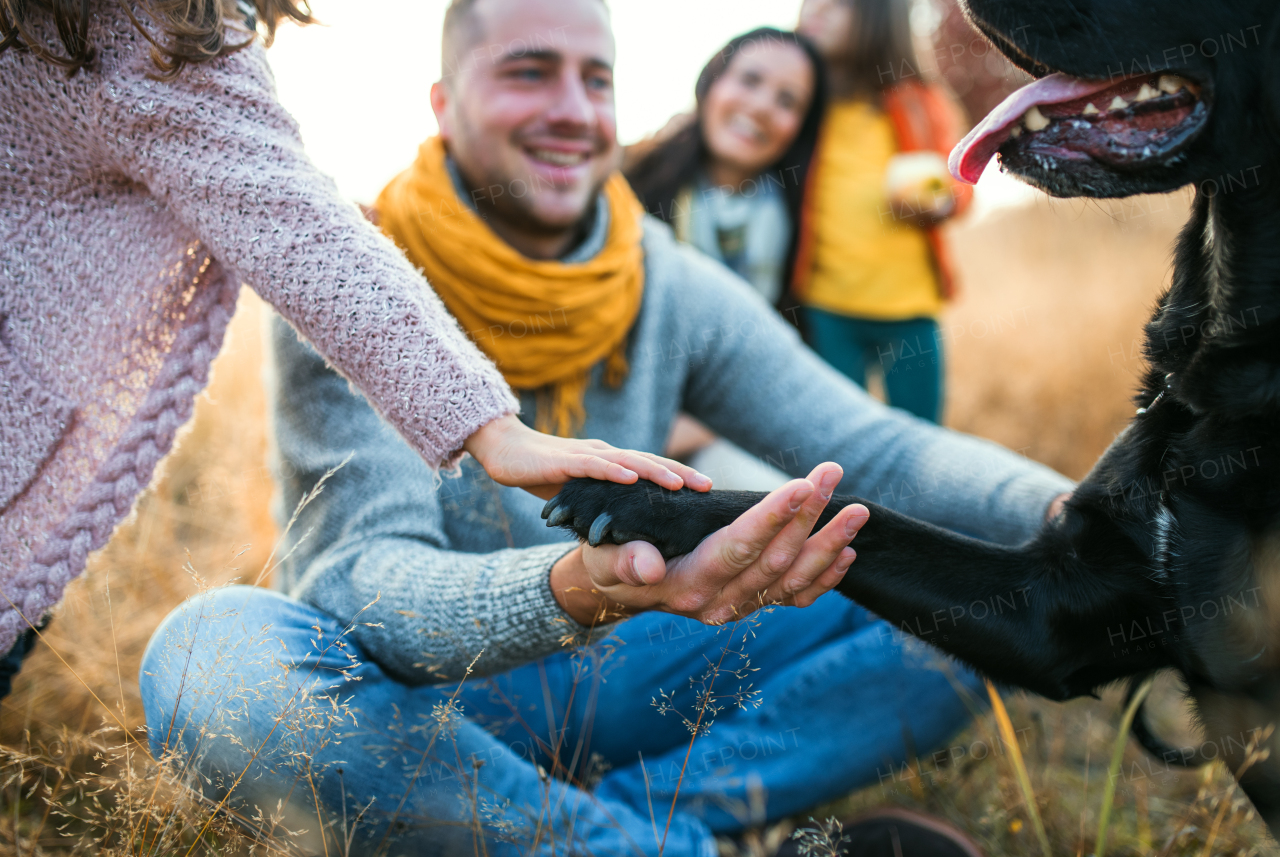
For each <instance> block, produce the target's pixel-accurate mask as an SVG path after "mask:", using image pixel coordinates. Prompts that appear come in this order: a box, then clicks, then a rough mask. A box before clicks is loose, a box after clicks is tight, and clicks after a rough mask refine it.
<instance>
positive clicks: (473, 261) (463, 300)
mask: <svg viewBox="0 0 1280 857" xmlns="http://www.w3.org/2000/svg"><path fill="white" fill-rule="evenodd" d="M604 196H605V199H606V200H607V202H608V204H609V235H608V238H607V240H606V242H605V245H604V249H603V250H601V251H600V253H599V254H598V255H597V256H596V257H595V258H594V259H591V260H589V261H587V262H582V263H576V264H565V263H563V262H555V261H551V262H546V261H538V260H534V259H529V258H526V257H525V256H523V255H521V254H520V253H519V252H517V251H516V250H515V249H513V248H512V247H511V246H510V245H508V244H507V243H506V242H504V241H503V240H502V239H501V238H499V237H498V236H497V235H496V234H494V232H493V231H492V230H491V229H490V228H489V227H488V226H487V225H485V223H484V221H482V220H481V219H480V218H479V216H477V215H476V213H475V212H474V211H473V210H472V209H471V208H470V207H469V206H468V205H467V204H466V203H465V202H463V201H462V200H460V199H459V198H458V194H457V192H456V190H455V189H454V185H453V180H452V177H451V176H450V174H449V170H448V168H447V166H446V164H445V149H444V143H443V142H442V141H441V140H440V139H439V138H432V139H430V140H428V141H427V142H425V143H423V144H422V148H421V149H420V150H419V152H418V159H417V160H416V161H415V162H414V164H413V166H412V167H410V168H409V169H407V170H405V171H404V172H403V173H401V174H400V175H399V176H397V177H396V178H395V179H393V180H392V181H391V183H390V184H389V185H387V186H386V188H384V189H383V191H382V194H381V195H380V196H379V197H378V202H377V210H378V218H379V225H380V226H381V228H382V230H383V231H384V232H385V233H386V234H387V235H388V236H390V237H391V239H392V240H393V241H395V242H396V244H398V245H399V246H400V248H401V249H402V250H404V252H405V254H406V255H407V256H408V257H409V260H410V261H411V262H413V264H415V265H417V266H418V267H419V268H421V269H422V270H423V271H424V272H425V273H426V275H427V279H428V280H430V282H431V285H432V287H433V288H434V289H435V291H436V293H437V294H438V295H440V298H441V300H443V301H444V303H445V306H446V307H448V309H449V311H450V312H451V313H453V315H454V317H455V318H457V319H458V321H459V322H460V323H461V324H462V326H463V329H464V330H466V331H467V335H468V336H470V337H471V338H472V340H474V341H475V343H476V345H478V346H479V347H480V350H481V351H483V352H484V353H485V354H487V355H488V356H489V358H490V359H492V360H493V361H494V363H496V364H497V366H498V369H499V371H501V372H502V374H503V376H504V377H505V378H506V379H507V383H508V384H510V385H511V386H512V388H514V389H516V390H531V391H536V392H537V393H538V413H537V422H536V424H537V427H538V428H539V429H540V430H541V431H544V432H554V433H556V434H558V435H560V436H562V437H573V436H574V435H576V434H577V432H578V431H580V430H581V428H582V424H583V422H584V421H585V420H586V409H585V407H584V406H583V396H584V395H585V394H586V389H587V383H588V380H589V377H590V372H591V368H592V367H593V366H595V365H596V364H597V363H599V362H600V361H601V360H607V363H606V365H605V382H606V383H607V384H609V385H610V386H612V387H618V386H621V384H622V382H623V380H624V379H625V378H626V375H627V369H628V367H627V358H626V343H627V334H628V333H629V332H630V330H631V327H632V325H633V324H634V323H635V320H636V314H637V313H638V312H639V311H640V298H641V296H642V294H643V292H644V254H643V251H642V250H641V246H640V239H641V235H642V228H643V227H642V222H641V221H642V216H643V213H644V210H643V208H642V207H641V205H640V202H639V200H637V199H636V197H635V194H634V193H632V191H631V188H630V186H628V185H627V182H626V180H625V179H623V178H622V176H621V175H614V176H613V177H612V178H611V179H609V181H608V183H607V184H606V185H605V189H604Z"/></svg>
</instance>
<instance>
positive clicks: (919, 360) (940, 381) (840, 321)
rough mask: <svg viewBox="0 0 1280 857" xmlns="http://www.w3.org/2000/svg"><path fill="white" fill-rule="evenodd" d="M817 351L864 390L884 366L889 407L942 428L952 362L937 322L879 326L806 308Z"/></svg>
mask: <svg viewBox="0 0 1280 857" xmlns="http://www.w3.org/2000/svg"><path fill="white" fill-rule="evenodd" d="M804 312H805V322H806V326H807V330H808V334H809V339H810V341H811V344H812V345H813V350H814V351H816V352H818V355H819V356H820V357H822V359H823V360H825V361H827V362H828V363H830V364H831V365H832V366H834V367H835V368H836V369H837V370H839V371H840V372H842V373H844V374H845V375H847V376H848V377H849V378H851V379H852V380H853V382H854V383H855V384H857V385H858V386H859V387H862V388H864V389H865V388H866V386H867V368H868V367H869V366H879V367H880V370H881V372H882V374H883V375H884V388H885V397H886V398H887V399H888V401H889V404H890V405H892V406H893V407H895V408H901V409H902V410H904V411H907V412H908V413H912V414H915V415H916V416H917V417H920V418H921V419H924V420H929V421H930V422H933V423H937V422H940V421H941V420H942V406H943V397H944V393H943V391H944V379H945V377H946V361H945V360H944V356H943V352H942V337H941V336H940V335H939V329H938V322H937V321H936V320H934V319H932V318H913V319H910V320H908V321H873V320H871V319H865V318H854V317H853V316H847V315H837V314H836V313H830V312H826V311H825V310H820V309H816V308H814V307H805V310H804Z"/></svg>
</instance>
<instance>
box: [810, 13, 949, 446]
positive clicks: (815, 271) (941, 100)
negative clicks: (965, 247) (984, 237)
mask: <svg viewBox="0 0 1280 857" xmlns="http://www.w3.org/2000/svg"><path fill="white" fill-rule="evenodd" d="M798 29H799V31H800V32H802V33H804V34H805V35H807V36H808V37H809V38H810V39H812V41H813V42H814V44H816V45H817V47H818V50H819V51H821V52H822V55H823V56H824V57H825V58H826V61H827V71H828V74H829V77H830V80H831V90H832V101H831V104H830V105H829V107H828V110H827V117H826V120H825V122H824V125H823V130H822V136H821V139H820V141H819V143H818V151H817V154H816V155H815V157H814V166H813V169H812V170H811V171H810V174H809V182H808V188H807V191H806V194H805V202H804V205H803V210H802V213H801V217H800V229H799V237H798V251H797V254H796V264H795V269H794V272H793V288H794V291H795V294H796V297H797V299H798V300H799V301H800V303H801V304H802V305H803V307H804V312H803V317H804V321H805V328H806V331H807V333H808V336H809V340H810V344H811V345H812V346H813V347H814V349H815V350H816V351H817V352H818V353H819V354H821V355H822V356H823V357H824V358H825V359H826V360H827V361H828V362H829V363H831V364H832V365H833V366H835V367H836V368H837V369H839V370H840V371H842V372H843V373H845V374H846V375H848V376H849V377H850V378H852V379H853V380H854V381H856V382H857V383H858V384H861V385H863V386H866V383H867V375H868V371H869V369H871V368H873V367H876V366H878V367H879V374H881V375H882V376H883V379H884V386H885V394H886V398H887V399H888V401H889V404H891V405H894V406H895V407H900V408H903V409H905V410H908V411H910V412H912V413H914V414H916V415H917V416H919V417H922V418H924V419H928V420H932V421H934V422H938V421H939V420H940V419H941V416H942V407H943V386H944V385H943V379H944V377H945V366H944V361H943V353H942V341H941V337H940V336H939V328H938V322H937V318H938V315H939V314H940V313H941V311H942V308H943V306H944V304H945V302H946V301H947V300H949V299H950V298H952V297H953V296H954V292H955V288H954V281H953V277H952V273H951V268H950V264H949V261H948V257H947V253H946V247H945V245H944V244H943V242H942V238H941V235H940V234H939V231H938V227H939V226H940V225H941V224H942V223H943V222H945V221H946V220H948V219H949V218H951V217H953V216H954V215H956V214H958V213H960V212H961V211H962V210H963V209H964V208H965V206H966V205H967V203H968V202H969V199H970V190H969V188H968V187H967V186H963V185H961V186H957V185H955V184H953V183H952V181H951V177H950V176H949V175H948V172H947V166H946V155H947V154H948V153H949V152H950V150H951V148H952V146H954V145H955V143H956V142H957V141H958V140H959V138H960V131H961V128H960V124H961V120H960V116H959V111H958V110H957V109H956V108H955V107H954V106H953V104H952V102H951V101H950V99H949V97H948V95H947V94H946V93H945V91H944V90H942V89H941V88H940V87H938V86H934V85H931V84H929V83H927V82H926V81H924V80H923V78H922V76H921V70H920V64H919V62H918V61H917V59H916V54H915V49H914V46H913V45H912V38H911V26H910V0H805V3H804V5H803V6H802V7H801V11H800V24H799V27H798Z"/></svg>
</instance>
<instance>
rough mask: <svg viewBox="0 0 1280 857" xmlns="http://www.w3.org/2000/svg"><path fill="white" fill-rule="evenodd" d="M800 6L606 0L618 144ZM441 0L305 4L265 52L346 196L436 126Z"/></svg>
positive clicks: (385, 175) (402, 163)
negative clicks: (308, 18)
mask: <svg viewBox="0 0 1280 857" xmlns="http://www.w3.org/2000/svg"><path fill="white" fill-rule="evenodd" d="M800 3H801V0H611V2H610V4H609V5H610V8H611V9H612V10H613V27H614V33H615V34H616V36H617V39H618V65H617V69H616V74H615V85H616V87H617V99H618V122H619V132H620V135H621V137H622V140H623V141H624V142H633V141H635V140H638V139H640V138H641V137H643V136H644V135H645V134H647V133H650V132H652V131H656V130H657V129H659V128H661V127H662V126H663V125H664V124H666V122H667V120H668V119H669V118H670V117H671V116H672V115H673V114H675V113H677V112H680V111H682V110H687V109H689V108H690V107H691V106H692V104H693V85H694V82H695V81H696V80H697V77H698V72H699V71H701V69H702V66H703V65H704V64H705V63H706V61H707V60H708V59H709V58H710V57H711V55H712V54H713V53H714V52H715V51H717V50H719V49H720V48H721V47H723V45H724V43H725V42H727V41H728V40H729V39H730V38H732V37H733V36H735V35H737V34H739V33H743V32H746V31H747V30H750V29H752V28H754V27H759V26H764V25H772V26H777V27H782V28H787V29H789V28H790V27H792V26H794V25H795V21H796V15H797V13H798V11H799V9H800ZM447 5H448V0H313V2H312V4H311V6H312V9H313V10H314V13H315V15H316V17H318V18H319V19H320V20H321V21H323V22H324V25H323V26H313V27H305V28H296V27H292V26H285V27H282V28H281V31H280V33H279V35H278V37H277V39H276V43H275V46H274V47H272V48H271V50H270V51H269V52H268V56H269V57H270V58H271V65H272V66H273V67H274V69H275V72H276V80H277V83H278V85H279V89H280V98H281V101H283V102H284V105H285V107H287V108H288V109H289V110H290V111H291V112H292V113H293V115H294V116H295V117H296V118H297V120H298V122H299V123H300V124H301V126H302V133H303V137H304V139H305V141H306V145H307V150H308V151H309V152H310V154H311V157H312V158H313V159H314V160H315V162H316V163H317V164H318V165H319V166H320V168H321V169H323V170H324V171H326V172H327V173H329V174H330V175H332V176H333V177H334V178H335V179H336V180H337V182H338V186H339V188H341V190H342V192H343V193H345V194H346V195H347V196H350V197H352V198H353V199H356V200H359V201H364V202H367V201H372V199H373V198H374V197H376V196H377V194H378V191H379V190H380V189H381V188H382V186H383V185H384V184H385V183H386V182H387V181H388V180H389V179H390V178H391V177H392V176H394V175H395V174H396V173H398V172H400V170H402V169H404V168H405V167H406V166H408V164H409V163H410V162H411V161H412V160H413V157H414V153H415V152H416V151H417V147H418V144H419V143H420V142H422V141H423V140H424V139H426V138H427V137H428V136H430V135H431V134H432V133H434V132H435V130H436V122H435V117H434V116H432V114H431V107H430V105H429V104H428V101H427V90H428V89H429V87H430V86H431V83H432V82H433V81H435V80H436V78H437V77H438V76H439V74H440V26H441V22H442V21H443V19H444V10H445V7H446V6H447ZM986 183H987V180H986V179H984V182H983V184H984V185H985V184H986ZM980 190H986V188H985V187H984V188H980ZM1014 193H1015V194H1016V193H1017V188H1015V189H1014ZM984 195H986V196H988V198H989V199H991V201H993V202H994V201H995V200H996V199H997V198H999V199H1000V200H1001V201H1004V200H1005V197H1006V196H1008V195H1009V190H1008V189H1005V188H995V187H993V188H992V192H990V193H987V194H984ZM1013 198H1014V197H1009V199H1010V200H1011V199H1013Z"/></svg>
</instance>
